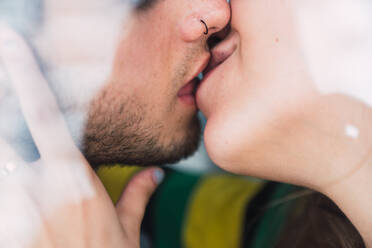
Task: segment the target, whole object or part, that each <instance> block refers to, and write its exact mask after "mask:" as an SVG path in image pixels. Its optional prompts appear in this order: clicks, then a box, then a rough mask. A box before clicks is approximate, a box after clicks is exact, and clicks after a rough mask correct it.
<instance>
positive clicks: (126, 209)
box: [116, 168, 164, 238]
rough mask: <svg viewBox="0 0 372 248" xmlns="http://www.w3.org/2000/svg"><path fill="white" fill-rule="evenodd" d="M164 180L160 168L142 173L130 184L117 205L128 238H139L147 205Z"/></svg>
mask: <svg viewBox="0 0 372 248" xmlns="http://www.w3.org/2000/svg"><path fill="white" fill-rule="evenodd" d="M163 178H164V172H163V171H162V170H161V169H158V168H151V169H147V170H144V171H141V172H139V173H138V174H137V175H136V176H135V177H134V178H133V179H132V180H131V181H130V182H129V184H128V185H127V187H126V188H125V190H124V192H123V193H122V196H121V198H120V200H119V202H118V203H117V205H116V211H117V213H118V216H119V220H120V222H121V224H122V226H123V229H124V231H125V232H126V234H127V235H128V237H137V238H139V234H140V227H141V222H142V219H143V216H144V213H145V209H146V205H147V203H148V201H149V199H150V197H151V195H152V193H153V192H154V191H155V188H156V187H157V185H158V184H159V183H160V182H161V181H162V180H163Z"/></svg>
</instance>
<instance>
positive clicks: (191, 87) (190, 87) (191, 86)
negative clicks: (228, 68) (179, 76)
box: [178, 54, 210, 97]
mask: <svg viewBox="0 0 372 248" xmlns="http://www.w3.org/2000/svg"><path fill="white" fill-rule="evenodd" d="M209 60H210V55H209V54H208V56H206V57H205V58H204V59H203V60H202V61H201V63H200V65H199V66H198V67H196V68H197V69H196V70H195V72H194V73H193V74H192V77H191V78H190V80H188V81H187V83H186V85H184V86H183V87H182V88H181V89H180V90H179V91H178V97H184V96H193V95H194V93H195V88H196V86H197V85H198V83H199V81H200V80H199V79H198V75H199V74H200V73H202V71H203V70H204V69H205V68H206V67H207V65H208V64H209Z"/></svg>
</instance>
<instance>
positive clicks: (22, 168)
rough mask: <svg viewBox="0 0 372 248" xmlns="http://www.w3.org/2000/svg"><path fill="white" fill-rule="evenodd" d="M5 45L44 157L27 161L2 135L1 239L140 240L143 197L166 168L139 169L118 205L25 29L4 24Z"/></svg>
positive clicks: (72, 243)
mask: <svg viewBox="0 0 372 248" xmlns="http://www.w3.org/2000/svg"><path fill="white" fill-rule="evenodd" d="M0 47H1V49H0V52H1V57H2V61H3V62H4V64H5V67H6V69H7V72H8V74H9V76H10V78H11V79H12V84H13V86H14V88H15V90H16V93H17V95H18V97H19V100H20V105H21V108H22V111H23V113H24V115H25V118H26V121H27V124H28V126H29V128H30V130H31V133H32V135H33V138H34V140H35V143H36V145H37V147H38V150H39V152H40V159H39V160H38V161H35V162H34V163H32V164H29V163H26V162H23V161H22V159H21V158H20V157H18V155H17V153H16V152H15V151H13V149H12V148H11V147H10V146H8V145H7V144H6V142H4V141H0V151H1V152H0V153H1V164H2V166H1V167H0V170H1V172H2V173H3V172H4V169H5V171H8V174H7V175H5V176H4V174H1V176H2V177H1V179H0V184H1V196H2V197H3V199H2V202H3V204H2V206H1V207H0V209H1V211H0V212H1V214H2V220H3V221H2V223H1V225H0V229H1V230H3V231H2V235H1V237H0V242H1V243H2V244H7V245H9V246H11V247H103V246H104V247H139V235H140V224H141V220H142V218H143V214H144V211H145V208H146V203H147V201H148V199H149V197H150V196H151V193H152V192H153V191H154V190H155V187H156V185H157V184H158V183H159V182H160V181H161V176H160V177H159V174H162V171H160V170H159V169H156V168H150V169H147V170H144V171H142V172H141V173H139V174H138V175H137V176H135V177H134V178H133V180H132V181H131V182H130V183H129V184H128V187H127V188H126V190H125V191H124V193H123V195H122V197H121V199H120V201H119V203H118V205H117V206H116V208H115V207H114V206H113V204H112V202H111V200H110V198H109V196H108V194H107V193H106V190H105V189H104V187H103V185H102V184H101V182H100V180H99V179H98V177H97V176H96V174H95V173H94V171H93V170H92V168H91V166H90V164H89V163H88V161H87V160H86V159H85V158H84V156H83V154H81V152H80V151H79V149H78V148H77V147H76V146H75V144H74V141H73V139H72V137H71V135H70V134H69V130H68V128H67V126H66V123H65V121H64V118H63V115H62V113H61V112H60V110H59V107H58V104H57V102H56V100H55V98H54V96H53V93H52V92H51V91H50V89H49V87H48V84H47V81H46V80H45V78H44V77H43V75H42V73H41V71H40V70H39V68H38V65H37V63H36V60H35V58H34V57H33V55H32V52H31V50H30V48H29V47H28V46H27V44H26V43H25V41H24V40H23V39H22V38H21V36H19V35H18V34H17V33H16V32H14V31H13V30H11V29H9V28H4V27H2V28H1V29H0ZM33 89H34V90H35V89H37V90H38V93H39V96H40V97H39V98H35V97H34V95H33V92H34V91H33ZM46 106H47V107H46ZM40 113H42V116H43V117H44V118H40ZM52 136H53V137H54V138H53V139H50V137H52ZM10 165H11V166H10ZM156 171H157V172H156ZM66 192H68V193H67V194H66ZM56 196H57V197H56ZM10 216H11V217H10ZM9 217H10V218H9ZM18 217H19V218H18ZM92 223H94V225H92ZM67 227H68V228H67ZM19 230H21V231H19ZM66 230H68V231H67V232H66Z"/></svg>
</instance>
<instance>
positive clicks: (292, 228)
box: [275, 192, 366, 248]
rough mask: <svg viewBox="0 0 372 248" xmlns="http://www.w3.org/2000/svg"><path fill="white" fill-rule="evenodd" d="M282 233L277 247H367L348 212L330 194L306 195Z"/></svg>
mask: <svg viewBox="0 0 372 248" xmlns="http://www.w3.org/2000/svg"><path fill="white" fill-rule="evenodd" d="M296 204H300V205H302V208H300V209H303V210H302V211H300V212H296V211H294V212H293V214H292V215H291V217H290V219H289V221H288V224H287V225H286V227H285V228H284V230H283V232H282V233H281V236H280V239H279V242H278V243H277V245H276V246H275V247H276V248H288V247H300V248H314V247H317V248H323V247H327V248H365V247H366V246H365V244H364V242H363V239H362V237H361V236H360V234H359V233H358V231H357V230H356V228H355V227H354V225H353V224H352V223H351V222H350V221H349V220H348V218H347V217H346V216H345V214H344V213H343V212H342V211H341V210H340V209H339V208H338V207H337V206H336V204H334V203H333V202H332V201H331V200H330V199H329V198H327V197H326V196H324V195H322V194H320V193H317V192H314V193H313V194H311V195H309V196H307V197H302V198H301V199H298V200H297V203H296Z"/></svg>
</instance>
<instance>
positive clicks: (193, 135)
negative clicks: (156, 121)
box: [83, 118, 201, 169]
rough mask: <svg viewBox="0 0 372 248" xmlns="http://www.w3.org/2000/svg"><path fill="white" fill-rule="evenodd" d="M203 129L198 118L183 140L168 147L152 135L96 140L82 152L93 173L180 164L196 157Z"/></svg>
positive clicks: (88, 140)
mask: <svg viewBox="0 0 372 248" xmlns="http://www.w3.org/2000/svg"><path fill="white" fill-rule="evenodd" d="M200 136H201V126H200V122H199V120H198V119H197V118H195V120H193V122H192V123H191V125H190V126H189V128H188V129H187V130H186V131H185V134H184V135H183V138H181V139H180V138H177V139H173V140H171V141H170V142H167V143H168V145H164V144H159V140H160V138H159V135H154V134H153V133H151V135H150V134H149V133H147V134H146V132H142V135H138V133H137V134H134V135H130V136H129V135H128V136H122V137H120V138H119V137H118V136H117V135H116V136H115V139H113V140H111V141H112V142H105V140H104V139H102V140H100V139H99V138H97V137H86V138H85V139H84V146H83V147H84V148H83V152H84V155H85V156H86V158H87V160H88V162H89V163H90V164H91V166H92V167H93V168H94V169H97V168H98V167H99V166H101V165H105V166H110V165H113V166H114V165H118V164H119V165H136V166H154V165H155V166H163V165H167V164H173V163H177V162H178V161H180V160H182V159H185V158H187V157H189V156H191V155H193V154H194V153H195V151H196V150H197V149H198V147H199V144H200Z"/></svg>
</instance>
